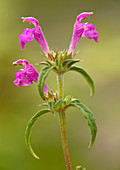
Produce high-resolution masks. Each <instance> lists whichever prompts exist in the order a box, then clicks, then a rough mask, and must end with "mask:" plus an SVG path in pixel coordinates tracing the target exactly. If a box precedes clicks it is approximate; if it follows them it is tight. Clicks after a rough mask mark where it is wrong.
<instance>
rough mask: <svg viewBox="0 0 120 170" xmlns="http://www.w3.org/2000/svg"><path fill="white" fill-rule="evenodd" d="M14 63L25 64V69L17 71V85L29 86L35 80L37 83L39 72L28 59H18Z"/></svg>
mask: <svg viewBox="0 0 120 170" xmlns="http://www.w3.org/2000/svg"><path fill="white" fill-rule="evenodd" d="M13 65H22V66H25V68H24V69H21V70H20V72H17V73H16V80H15V81H14V84H15V85H17V86H18V87H21V86H28V85H30V84H32V83H33V81H34V82H36V83H37V80H38V76H39V74H38V72H37V71H36V70H35V68H34V67H33V66H32V65H31V64H30V63H29V62H28V61H27V60H17V61H15V62H14V63H13Z"/></svg>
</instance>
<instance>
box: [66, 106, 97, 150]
mask: <svg viewBox="0 0 120 170" xmlns="http://www.w3.org/2000/svg"><path fill="white" fill-rule="evenodd" d="M69 106H73V107H77V108H78V109H80V110H81V112H82V114H83V116H84V117H85V119H87V122H88V125H89V126H90V131H91V141H90V145H89V148H90V147H91V146H92V145H93V143H94V141H95V137H96V133H97V126H96V123H95V117H94V115H93V113H92V112H91V111H90V110H89V109H88V108H87V107H86V106H85V105H84V104H82V103H71V104H69Z"/></svg>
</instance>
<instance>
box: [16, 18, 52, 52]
mask: <svg viewBox="0 0 120 170" xmlns="http://www.w3.org/2000/svg"><path fill="white" fill-rule="evenodd" d="M22 19H23V21H28V22H30V23H32V24H34V26H35V28H30V29H25V30H24V32H23V33H22V34H21V35H20V36H19V39H20V44H21V49H22V50H23V49H24V46H25V44H26V43H27V42H29V41H32V40H33V37H35V39H36V41H37V42H38V43H39V44H40V45H41V47H42V48H43V50H44V52H45V54H46V55H47V54H48V53H50V50H49V47H48V45H47V42H46V40H45V38H44V35H43V32H42V30H41V27H40V26H39V25H38V20H37V19H35V18H33V17H22Z"/></svg>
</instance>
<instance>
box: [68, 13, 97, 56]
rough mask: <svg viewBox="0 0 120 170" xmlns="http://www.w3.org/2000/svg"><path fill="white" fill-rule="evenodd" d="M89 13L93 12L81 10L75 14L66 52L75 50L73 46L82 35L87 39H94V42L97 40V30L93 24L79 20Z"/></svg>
mask: <svg viewBox="0 0 120 170" xmlns="http://www.w3.org/2000/svg"><path fill="white" fill-rule="evenodd" d="M91 14H93V12H83V13H81V14H80V15H78V16H77V20H76V22H75V24H74V30H73V36H72V41H71V43H70V47H69V50H68V54H70V53H71V52H73V51H74V50H75V47H76V45H77V43H78V41H79V39H80V38H81V37H82V36H83V37H87V38H89V39H94V41H96V42H97V41H98V31H96V30H95V28H94V26H93V24H89V23H81V20H83V19H85V18H86V17H88V16H89V15H91Z"/></svg>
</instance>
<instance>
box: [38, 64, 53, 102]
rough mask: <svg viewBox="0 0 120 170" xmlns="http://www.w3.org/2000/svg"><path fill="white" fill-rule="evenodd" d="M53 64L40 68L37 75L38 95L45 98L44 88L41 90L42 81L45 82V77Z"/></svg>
mask: <svg viewBox="0 0 120 170" xmlns="http://www.w3.org/2000/svg"><path fill="white" fill-rule="evenodd" d="M54 67H55V66H52V67H50V66H46V67H44V68H43V69H42V70H41V73H40V75H39V78H38V90H39V93H40V96H41V97H42V98H43V99H44V100H45V94H44V90H43V86H44V83H45V79H46V77H47V75H48V73H49V72H50V71H51V70H52V69H53V68H54Z"/></svg>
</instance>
